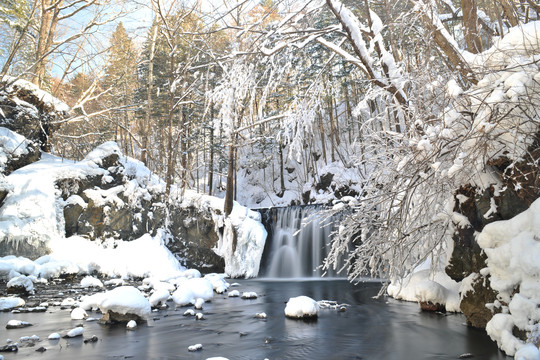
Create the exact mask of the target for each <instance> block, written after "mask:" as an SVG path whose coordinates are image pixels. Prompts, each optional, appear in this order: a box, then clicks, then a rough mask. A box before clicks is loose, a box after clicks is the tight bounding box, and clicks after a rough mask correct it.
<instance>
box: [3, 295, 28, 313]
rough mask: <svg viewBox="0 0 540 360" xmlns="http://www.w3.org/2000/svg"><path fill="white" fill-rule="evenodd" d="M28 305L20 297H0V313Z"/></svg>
mask: <svg viewBox="0 0 540 360" xmlns="http://www.w3.org/2000/svg"><path fill="white" fill-rule="evenodd" d="M25 304H26V302H25V301H24V299H21V298H19V297H0V311H7V310H11V309H15V308H18V307H22V306H24V305H25Z"/></svg>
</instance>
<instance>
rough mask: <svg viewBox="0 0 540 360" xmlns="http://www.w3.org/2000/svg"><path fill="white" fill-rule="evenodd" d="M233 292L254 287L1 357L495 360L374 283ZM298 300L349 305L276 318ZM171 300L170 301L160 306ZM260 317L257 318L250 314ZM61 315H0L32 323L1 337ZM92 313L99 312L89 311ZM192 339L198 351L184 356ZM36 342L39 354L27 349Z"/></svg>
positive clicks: (55, 324)
mask: <svg viewBox="0 0 540 360" xmlns="http://www.w3.org/2000/svg"><path fill="white" fill-rule="evenodd" d="M239 283H240V287H238V288H237V289H238V290H240V292H242V291H255V292H256V293H257V294H258V295H259V297H258V298H257V299H255V300H242V299H240V298H228V297H227V296H226V295H217V294H216V295H215V296H214V299H213V301H212V302H211V303H206V304H205V306H204V309H203V313H204V314H205V317H206V320H203V321H197V320H195V319H194V318H193V317H184V316H183V313H184V311H185V308H179V309H177V310H174V308H171V309H169V310H162V311H159V312H155V313H154V314H153V319H151V320H150V321H149V322H148V325H142V326H139V327H138V328H137V329H136V330H135V331H127V330H126V329H125V328H124V327H123V326H113V327H108V326H102V325H99V324H98V323H96V322H85V323H84V327H85V337H90V336H92V335H94V334H95V335H97V336H98V337H99V339H100V340H99V341H98V342H97V343H94V344H84V343H83V340H82V339H70V340H66V339H61V340H59V341H55V342H50V341H49V340H42V341H40V342H39V343H38V344H36V345H35V347H34V348H21V349H20V350H19V353H17V354H5V357H6V359H7V360H9V359H18V358H36V359H38V358H39V359H40V360H45V359H77V360H84V359H127V358H129V359H206V358H208V357H212V356H224V357H228V358H229V359H231V360H232V359H265V358H268V359H414V360H417V359H456V358H458V357H459V355H461V354H464V353H471V354H473V355H474V356H475V358H476V359H488V360H491V359H504V358H505V357H504V356H503V355H502V353H500V352H499V351H498V350H497V348H496V346H495V344H494V343H493V342H491V340H490V339H489V338H488V336H487V335H486V334H485V332H484V331H480V330H476V329H471V328H468V327H466V326H464V325H463V323H464V321H465V319H464V317H463V316H462V315H449V316H444V315H437V314H429V313H422V312H420V310H419V308H418V305H417V304H413V303H406V302H398V301H395V300H393V299H388V298H385V297H382V298H380V299H374V298H373V296H374V295H376V294H377V292H378V290H379V287H380V285H379V284H377V283H364V284H359V285H356V286H355V285H352V284H350V283H348V282H347V281H343V280H336V281H327V280H326V281H324V280H323V281H313V280H311V281H291V282H283V281H268V280H266V281H260V280H243V281H239ZM298 295H307V296H310V297H312V298H314V299H316V300H335V301H338V302H339V303H347V304H349V305H350V306H349V307H348V308H347V311H345V312H337V311H336V310H331V309H324V310H321V311H320V313H319V318H318V320H316V321H312V322H304V321H297V320H290V319H287V318H285V316H284V313H283V311H284V308H285V303H286V302H287V300H288V299H289V298H290V297H293V296H298ZM169 304H172V303H169ZM260 312H265V313H266V314H267V316H268V318H267V319H266V320H263V319H257V318H254V315H255V314H256V313H260ZM69 314H70V312H69V310H60V309H58V308H50V309H49V311H48V312H47V313H40V314H11V313H0V326H2V327H3V326H5V325H4V324H6V323H7V321H8V320H10V319H19V320H25V321H29V322H31V323H33V324H34V326H33V327H30V328H26V329H17V330H3V331H2V333H3V334H2V340H1V341H2V342H0V345H4V341H5V339H6V338H11V339H13V340H18V339H19V338H20V337H21V336H29V335H33V334H36V335H38V336H39V337H40V338H41V339H46V338H47V336H48V335H49V334H50V333H52V332H59V331H62V330H67V329H71V328H73V327H74V326H76V325H77V324H79V323H80V322H81V321H76V320H71V319H70V315H69ZM89 315H90V316H93V317H99V314H95V313H90V314H89ZM197 343H201V344H202V345H203V350H202V351H199V352H194V353H192V352H188V350H187V348H188V346H190V345H194V344H197ZM40 346H44V347H46V348H47V351H46V352H44V353H38V352H35V348H37V347H40Z"/></svg>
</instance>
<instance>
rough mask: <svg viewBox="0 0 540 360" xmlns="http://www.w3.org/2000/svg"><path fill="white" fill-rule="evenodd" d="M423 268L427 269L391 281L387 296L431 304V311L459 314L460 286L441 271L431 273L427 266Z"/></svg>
mask: <svg viewBox="0 0 540 360" xmlns="http://www.w3.org/2000/svg"><path fill="white" fill-rule="evenodd" d="M424 267H428V268H420V269H418V270H417V271H416V272H414V273H413V274H412V275H409V276H408V277H406V278H405V279H400V280H396V281H392V282H391V284H390V285H389V286H388V290H387V292H388V295H390V296H392V297H393V298H395V299H398V300H406V301H414V302H419V303H421V304H422V303H423V304H424V305H427V304H431V305H432V306H433V308H432V309H433V310H446V311H451V312H461V310H460V307H459V306H460V296H459V291H460V284H459V283H457V282H456V281H454V280H452V279H450V277H449V276H448V275H446V273H444V272H443V271H436V272H434V273H433V272H432V271H431V270H430V269H429V264H426V266H424ZM437 305H439V306H440V308H439V307H437Z"/></svg>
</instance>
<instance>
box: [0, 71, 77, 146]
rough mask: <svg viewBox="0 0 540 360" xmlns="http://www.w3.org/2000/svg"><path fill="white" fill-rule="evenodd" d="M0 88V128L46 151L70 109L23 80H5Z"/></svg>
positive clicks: (3, 79) (8, 78)
mask: <svg viewBox="0 0 540 360" xmlns="http://www.w3.org/2000/svg"><path fill="white" fill-rule="evenodd" d="M0 87H1V88H3V89H4V90H3V91H2V92H1V93H0V110H1V111H0V126H3V127H5V128H8V129H10V130H12V131H15V132H16V133H18V134H21V135H22V136H24V137H25V138H27V139H29V140H31V141H34V142H36V143H38V144H39V146H40V147H41V149H42V150H44V151H48V150H49V149H50V136H51V135H52V134H53V132H54V131H56V130H57V129H58V127H59V126H60V125H59V124H61V120H62V119H64V118H66V117H67V116H68V112H69V111H70V109H69V106H67V105H66V104H64V103H63V102H61V101H59V100H58V99H56V98H54V97H53V96H51V95H50V94H49V93H47V92H45V91H43V90H40V89H39V88H37V87H36V86H35V85H33V84H31V83H29V82H28V81H25V80H21V79H18V80H17V79H14V78H10V77H7V76H4V77H3V78H2V81H0Z"/></svg>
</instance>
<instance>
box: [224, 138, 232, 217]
mask: <svg viewBox="0 0 540 360" xmlns="http://www.w3.org/2000/svg"><path fill="white" fill-rule="evenodd" d="M233 138H234V135H233ZM231 140H232V139H231ZM233 198H234V141H233V142H232V143H231V144H230V145H229V164H228V167H227V189H226V190H225V203H224V205H223V212H224V213H225V216H229V215H230V214H231V212H232V209H233Z"/></svg>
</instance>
